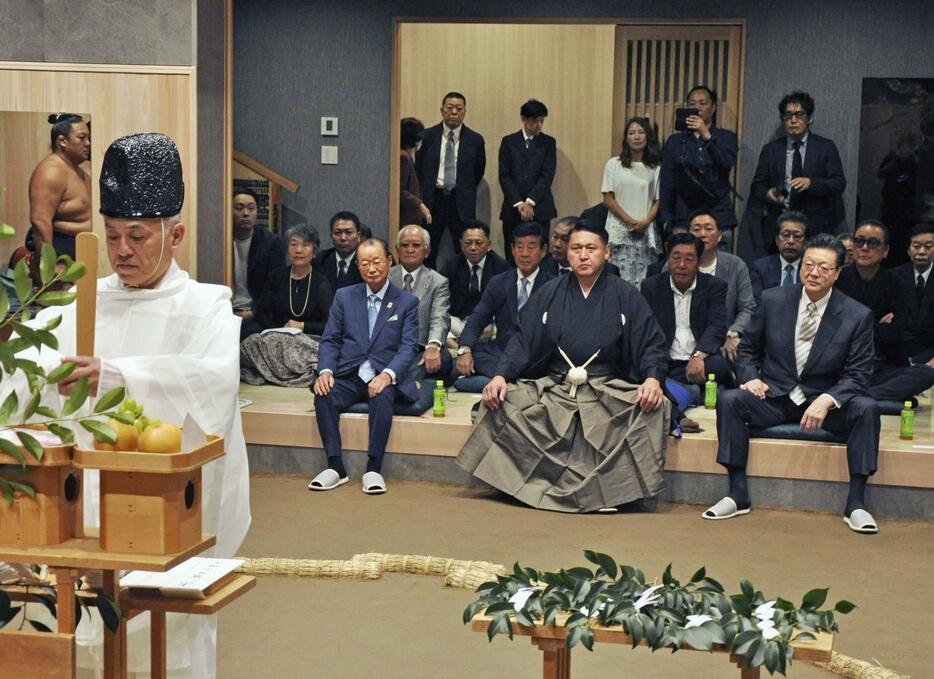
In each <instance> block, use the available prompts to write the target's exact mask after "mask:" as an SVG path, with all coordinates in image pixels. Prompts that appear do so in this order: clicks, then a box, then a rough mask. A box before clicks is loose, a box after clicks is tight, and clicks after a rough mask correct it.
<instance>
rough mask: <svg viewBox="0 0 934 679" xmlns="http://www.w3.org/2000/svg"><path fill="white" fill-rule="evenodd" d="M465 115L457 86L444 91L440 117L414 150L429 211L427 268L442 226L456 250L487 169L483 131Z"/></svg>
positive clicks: (438, 243)
mask: <svg viewBox="0 0 934 679" xmlns="http://www.w3.org/2000/svg"><path fill="white" fill-rule="evenodd" d="M466 115H467V98H466V97H465V96H464V95H463V94H461V93H460V92H448V93H447V94H445V95H444V99H442V100H441V118H442V121H441V122H440V123H438V124H437V125H435V126H434V127H429V128H428V129H427V130H425V133H424V135H423V136H422V147H421V148H420V149H419V150H418V153H417V154H416V155H415V170H416V172H417V173H418V177H419V181H420V183H421V187H422V201H424V203H425V205H426V206H427V207H428V209H429V210H430V211H431V223H430V224H429V225H428V231H429V233H430V234H431V252H430V253H429V255H428V266H429V267H431V268H432V269H433V268H435V261H436V259H437V257H438V252H439V251H440V248H441V239H442V238H443V237H444V231H445V229H447V230H448V231H449V232H450V234H451V241H452V243H453V245H454V250H455V251H459V250H458V247H459V241H460V238H461V232H462V231H463V225H464V222H466V221H468V220H471V219H476V217H477V186H478V185H479V184H480V181H481V180H482V179H483V173H484V172H485V171H486V147H485V145H484V141H483V137H482V136H481V135H480V134H478V133H476V132H474V131H473V130H471V129H470V128H469V127H467V126H466V125H464V117H465V116H466Z"/></svg>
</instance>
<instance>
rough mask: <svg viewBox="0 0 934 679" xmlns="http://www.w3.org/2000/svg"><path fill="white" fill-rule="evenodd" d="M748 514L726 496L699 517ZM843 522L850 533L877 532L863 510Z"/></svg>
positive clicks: (873, 521) (869, 516)
mask: <svg viewBox="0 0 934 679" xmlns="http://www.w3.org/2000/svg"><path fill="white" fill-rule="evenodd" d="M748 513H749V507H746V509H740V508H739V507H738V506H737V504H736V501H735V500H734V499H733V498H731V497H730V496H729V495H727V496H726V497H725V498H723V499H722V500H720V501H719V502H718V503H717V504H715V505H713V506H712V507H710V508H709V509H707V510H706V511H705V512H704V513H703V514H701V516H702V517H704V518H705V519H709V520H711V521H722V520H724V519H732V518H734V517H737V516H742V515H744V514H748ZM843 522H844V523H845V524H846V525H847V527H848V528H849V529H850V530H851V531H854V532H856V533H878V532H879V525H878V524H877V523H876V520H875V519H874V518H872V514H870V513H869V512H867V511H866V510H865V509H854V510H853V511H852V512H850V515H849V516H844V517H843Z"/></svg>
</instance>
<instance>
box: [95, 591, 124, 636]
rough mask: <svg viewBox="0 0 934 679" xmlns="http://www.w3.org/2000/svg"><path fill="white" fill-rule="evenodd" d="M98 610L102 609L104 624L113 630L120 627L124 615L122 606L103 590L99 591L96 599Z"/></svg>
mask: <svg viewBox="0 0 934 679" xmlns="http://www.w3.org/2000/svg"><path fill="white" fill-rule="evenodd" d="M94 603H95V605H96V606H97V610H98V611H100V614H101V618H102V619H103V620H104V625H106V627H107V629H109V630H110V631H111V632H116V631H117V630H118V629H120V618H121V617H122V616H123V613H122V611H121V610H120V607H119V606H117V604H115V603H114V602H113V600H112V599H111V598H110V597H108V596H107V595H106V594H104V593H103V592H101V591H99V590H98V591H97V598H96V599H95V600H94Z"/></svg>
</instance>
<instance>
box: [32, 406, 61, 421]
mask: <svg viewBox="0 0 934 679" xmlns="http://www.w3.org/2000/svg"><path fill="white" fill-rule="evenodd" d="M36 415H42V417H48V418H49V419H52V420H54V419H55V418H57V417H58V413H56V412H55V411H54V410H52V409H51V408H49V407H48V406H39V407H37V408H36Z"/></svg>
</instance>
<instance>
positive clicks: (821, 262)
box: [703, 234, 880, 533]
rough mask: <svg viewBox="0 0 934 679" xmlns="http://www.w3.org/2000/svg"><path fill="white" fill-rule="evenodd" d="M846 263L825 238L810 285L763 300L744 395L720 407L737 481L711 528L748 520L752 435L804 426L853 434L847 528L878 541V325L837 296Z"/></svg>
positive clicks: (815, 253)
mask: <svg viewBox="0 0 934 679" xmlns="http://www.w3.org/2000/svg"><path fill="white" fill-rule="evenodd" d="M845 256H846V251H845V250H844V248H843V246H842V245H841V244H840V242H839V241H838V240H836V239H835V238H834V237H833V236H831V235H829V234H819V235H818V236H815V237H814V238H812V239H811V240H810V241H809V242H808V243H807V245H806V246H805V249H804V254H803V255H802V264H801V284H799V285H795V286H786V287H778V288H772V289H771V290H766V291H765V292H763V293H762V304H761V305H760V306H759V307H758V308H757V309H756V312H755V314H754V315H753V319H752V322H751V323H750V324H749V326H748V327H747V329H746V333H745V334H744V335H743V341H742V343H741V344H740V349H739V357H738V359H737V361H736V381H737V382H738V383H739V385H740V387H739V389H734V390H730V391H727V392H725V393H723V395H722V396H721V397H720V398H719V399H718V401H717V439H718V442H719V443H718V448H717V462H719V463H720V464H722V465H723V466H724V467H726V469H727V471H728V472H729V475H730V490H729V494H728V495H727V496H726V497H724V498H723V499H722V500H720V501H719V502H717V503H716V504H715V505H713V506H712V507H710V508H709V509H708V510H707V511H705V512H704V513H703V517H704V518H705V519H715V520H716V519H730V518H733V517H734V516H739V515H741V514H748V513H749V508H750V504H751V503H750V499H749V492H748V490H747V488H746V462H747V459H748V457H749V429H750V428H758V427H769V426H772V425H776V424H780V423H783V422H800V426H801V429H802V430H804V431H814V430H816V429H818V428H824V429H827V430H828V431H832V432H838V433H841V434H846V436H847V443H846V454H847V464H848V466H849V470H850V491H849V495H848V496H847V502H846V509H845V510H844V514H843V520H844V521H845V522H846V524H847V526H849V527H850V528H851V529H852V530H854V531H856V532H859V533H875V532H877V530H878V528H877V525H876V522H875V520H874V519H873V518H872V515H871V514H870V513H869V512H868V511H867V510H866V505H865V499H864V491H865V487H866V481H867V480H868V478H869V477H870V476H871V475H872V474H873V473H875V471H876V461H877V458H878V454H879V429H880V418H879V405H878V403H877V402H876V401H875V400H874V399H872V398H870V397H868V396H867V395H866V388H867V386H868V385H869V378H870V376H871V375H872V364H873V342H872V326H873V319H872V314H871V312H870V311H869V309H867V308H866V307H864V306H863V305H862V304H860V303H858V302H856V301H854V300H852V299H850V298H849V297H847V296H846V295H844V294H843V293H841V292H840V291H839V290H835V289H834V287H833V285H834V283H835V282H836V280H837V277H838V276H839V275H840V269H841V268H842V267H843V261H844V258H845Z"/></svg>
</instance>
